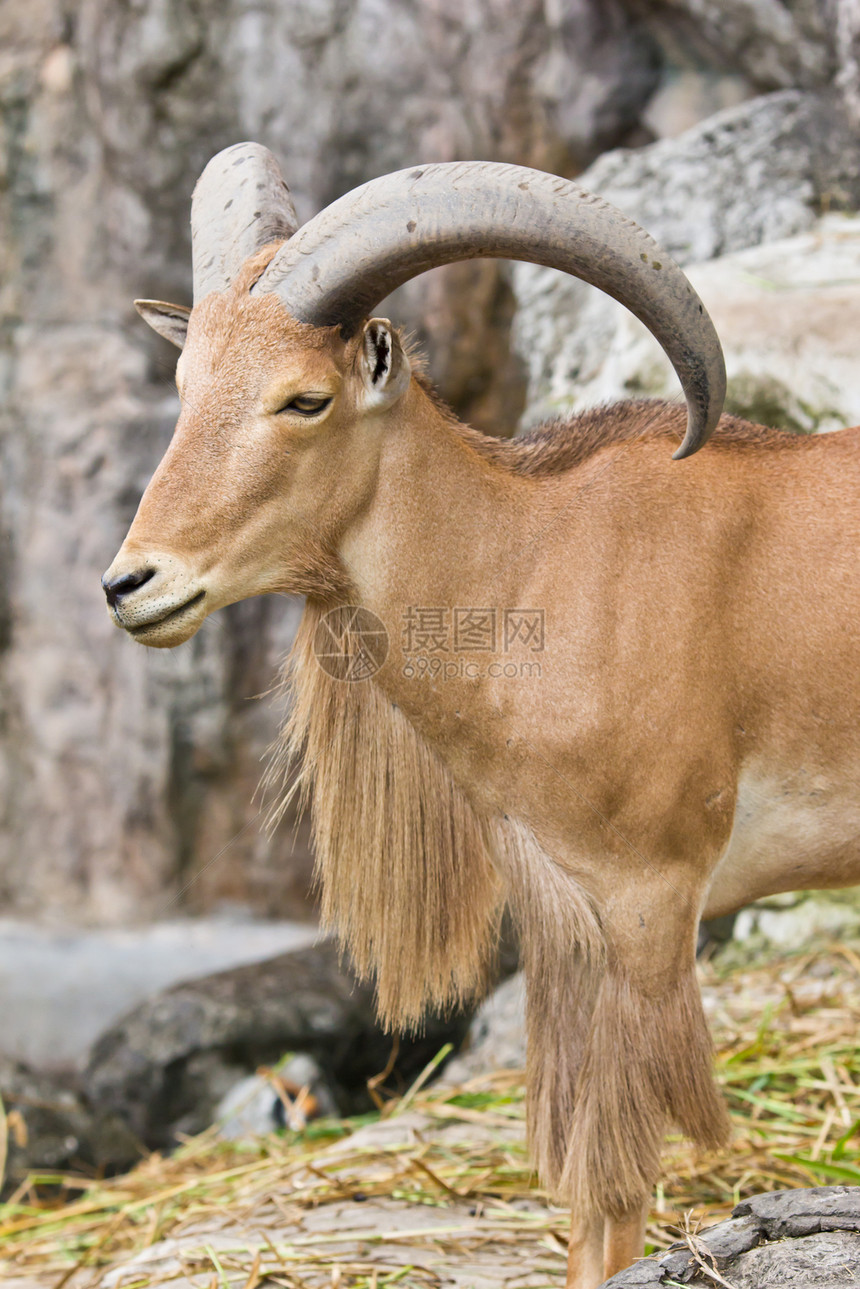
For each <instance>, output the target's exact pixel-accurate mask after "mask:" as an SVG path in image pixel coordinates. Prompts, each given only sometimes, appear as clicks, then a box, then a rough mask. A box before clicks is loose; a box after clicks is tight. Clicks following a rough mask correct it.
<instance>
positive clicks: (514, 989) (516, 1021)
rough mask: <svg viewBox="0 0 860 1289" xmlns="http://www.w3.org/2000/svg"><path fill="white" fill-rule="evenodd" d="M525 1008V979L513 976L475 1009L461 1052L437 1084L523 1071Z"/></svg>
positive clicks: (519, 973)
mask: <svg viewBox="0 0 860 1289" xmlns="http://www.w3.org/2000/svg"><path fill="white" fill-rule="evenodd" d="M525 1008H526V984H525V977H524V975H523V974H522V972H517V974H516V975H515V976H511V978H510V979H509V980H505V981H503V982H502V984H500V985H499V986H498V987H497V988H496V989H494V990H493V992H492V993H491V994H490V996H489V998H487V999H485V1001H484V1002H483V1003H482V1004H481V1006H480V1007H479V1008H478V1010H477V1012H476V1013H475V1017H474V1020H473V1021H472V1023H471V1025H470V1026H469V1032H468V1035H467V1038H466V1042H465V1043H464V1045H463V1050H462V1051H461V1052H459V1053H458V1054H457V1055H456V1056H455V1057H454V1058H453V1060H451V1061H449V1062H448V1064H447V1066H446V1067H445V1073H444V1074H443V1075H442V1080H441V1081H442V1082H444V1083H449V1084H452V1085H453V1084H457V1083H466V1082H468V1080H469V1079H471V1078H473V1077H475V1076H476V1075H480V1074H487V1073H489V1072H490V1071H492V1070H522V1069H525V1064H526V1030H525Z"/></svg>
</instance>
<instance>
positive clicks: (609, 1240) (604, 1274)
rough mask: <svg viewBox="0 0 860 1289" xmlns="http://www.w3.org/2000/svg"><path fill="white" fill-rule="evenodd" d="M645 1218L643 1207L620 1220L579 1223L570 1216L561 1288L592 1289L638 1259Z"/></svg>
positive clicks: (595, 1219) (646, 1213)
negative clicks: (562, 1285) (564, 1273)
mask: <svg viewBox="0 0 860 1289" xmlns="http://www.w3.org/2000/svg"><path fill="white" fill-rule="evenodd" d="M647 1217H648V1205H647V1204H645V1205H643V1206H642V1208H641V1209H637V1210H635V1211H634V1212H632V1213H628V1214H625V1215H623V1216H622V1217H620V1218H614V1217H606V1218H600V1217H598V1218H590V1219H586V1220H585V1221H582V1220H581V1219H577V1217H576V1215H575V1214H573V1215H572V1216H571V1220H570V1241H569V1243H568V1247H567V1280H566V1281H565V1289H594V1286H595V1285H600V1284H602V1283H603V1281H604V1280H608V1279H609V1277H610V1276H614V1275H615V1274H616V1272H618V1271H623V1270H624V1268H625V1267H629V1266H630V1264H631V1262H634V1261H635V1260H636V1258H638V1257H641V1255H642V1250H643V1248H644V1246H645V1223H646V1220H647Z"/></svg>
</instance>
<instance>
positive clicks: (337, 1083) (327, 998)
mask: <svg viewBox="0 0 860 1289" xmlns="http://www.w3.org/2000/svg"><path fill="white" fill-rule="evenodd" d="M469 1019H470V1018H469V1016H467V1015H463V1014H458V1015H455V1016H452V1017H450V1018H449V1019H447V1020H443V1019H438V1018H435V1017H432V1016H431V1017H428V1018H427V1020H426V1023H425V1025H424V1028H423V1030H422V1032H421V1033H420V1034H418V1035H413V1036H403V1037H401V1038H400V1040H399V1050H398V1056H397V1060H396V1062H395V1064H394V1067H393V1070H392V1072H391V1075H390V1078H389V1080H388V1081H387V1084H386V1086H387V1087H389V1088H391V1089H394V1090H396V1089H400V1090H404V1089H405V1088H406V1086H408V1084H409V1083H410V1082H411V1081H412V1080H413V1079H414V1078H415V1077H416V1076H417V1075H418V1074H419V1073H420V1071H421V1070H422V1069H423V1068H424V1067H425V1066H426V1065H427V1063H428V1062H429V1061H430V1060H431V1059H432V1058H433V1057H434V1056H435V1055H436V1054H437V1053H438V1052H439V1050H440V1049H441V1048H442V1047H443V1045H444V1044H445V1043H448V1042H451V1043H453V1044H454V1045H455V1046H457V1045H459V1043H460V1042H461V1041H462V1039H463V1037H464V1035H465V1033H466V1030H467V1028H468V1025H469ZM392 1042H393V1040H392V1037H391V1036H390V1035H387V1034H385V1033H383V1032H382V1030H381V1029H380V1028H379V1026H378V1025H377V1023H376V1017H375V1007H374V997H373V989H372V987H371V986H370V985H368V984H363V983H361V982H359V981H357V980H356V979H355V977H354V976H353V975H352V973H351V972H349V971H348V970H346V969H342V968H341V965H340V956H339V953H338V950H337V949H336V947H335V946H334V944H332V943H331V942H330V941H324V942H323V943H321V944H318V945H316V946H314V947H313V948H309V949H299V950H296V951H295V952H293V953H286V954H282V955H280V956H279V957H277V958H272V959H270V960H269V961H267V962H263V963H255V964H253V965H250V966H243V967H238V968H236V969H235V970H233V971H224V972H219V973H218V974H217V975H213V976H207V977H204V978H203V979H201V980H195V981H191V982H189V983H187V984H184V985H178V986H176V987H174V988H173V989H169V990H167V991H166V992H164V993H162V994H159V995H158V996H156V997H155V998H153V999H150V1000H149V1001H147V1002H145V1003H143V1004H142V1005H141V1006H140V1007H138V1008H136V1009H135V1010H134V1011H132V1012H131V1013H130V1014H129V1015H128V1016H126V1017H125V1018H124V1019H123V1020H121V1021H119V1022H118V1023H117V1024H116V1025H114V1026H112V1027H111V1028H110V1029H109V1030H108V1031H107V1032H106V1033H105V1034H103V1035H102V1037H101V1038H100V1039H99V1040H98V1041H97V1042H96V1043H95V1045H94V1047H93V1049H92V1052H91V1055H90V1060H89V1063H88V1065H87V1069H86V1072H85V1074H84V1076H83V1080H82V1081H83V1086H84V1089H85V1091H86V1093H87V1096H88V1097H89V1099H90V1100H91V1101H92V1102H93V1103H94V1104H98V1105H100V1106H102V1107H104V1108H105V1109H106V1110H113V1111H115V1112H116V1113H117V1114H119V1115H120V1116H121V1117H122V1118H123V1120H124V1121H125V1122H126V1123H127V1124H128V1126H129V1128H130V1129H131V1130H132V1131H133V1132H134V1133H135V1134H136V1135H137V1136H138V1137H139V1138H140V1139H141V1140H142V1141H143V1142H145V1144H146V1145H147V1146H149V1147H151V1148H159V1149H160V1148H164V1147H168V1146H170V1145H171V1144H173V1143H174V1141H175V1134H176V1133H177V1132H184V1133H193V1132H198V1131H200V1130H201V1129H203V1128H205V1127H206V1126H208V1125H209V1124H210V1123H211V1122H212V1121H213V1119H214V1118H215V1117H216V1114H217V1107H218V1103H219V1102H220V1101H221V1099H222V1097H224V1096H225V1095H226V1094H227V1093H228V1092H229V1090H230V1089H231V1088H232V1087H233V1086H234V1085H235V1084H236V1083H237V1082H238V1081H239V1080H240V1079H242V1078H244V1077H246V1076H247V1075H248V1074H249V1073H252V1072H254V1071H255V1070H256V1069H257V1067H258V1066H260V1065H269V1066H272V1065H275V1064H277V1063H278V1062H279V1061H280V1060H281V1059H282V1058H283V1057H284V1056H285V1055H286V1054H288V1053H298V1052H301V1053H306V1054H308V1055H309V1056H311V1057H312V1058H313V1060H314V1061H315V1062H317V1064H318V1065H319V1067H320V1069H321V1070H322V1072H323V1076H324V1079H325V1082H326V1083H327V1084H328V1085H329V1086H330V1087H331V1088H332V1089H333V1090H334V1094H335V1097H336V1100H337V1103H338V1109H339V1110H340V1111H341V1112H344V1113H345V1112H353V1111H357V1110H364V1109H369V1108H371V1101H370V1097H369V1095H368V1092H367V1080H368V1079H369V1078H372V1077H373V1076H374V1075H377V1074H379V1073H380V1071H382V1070H384V1069H385V1067H386V1065H387V1063H388V1059H389V1056H390V1054H391V1050H392Z"/></svg>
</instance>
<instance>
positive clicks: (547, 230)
mask: <svg viewBox="0 0 860 1289" xmlns="http://www.w3.org/2000/svg"><path fill="white" fill-rule="evenodd" d="M476 257H496V258H502V259H512V260H528V261H530V262H531V263H534V264H544V265H546V266H547V267H550V268H556V269H563V270H564V271H565V272H567V273H571V274H573V275H574V276H575V277H578V278H581V279H582V280H583V281H585V282H589V283H591V284H592V285H593V286H596V287H599V288H600V289H601V290H602V291H605V292H606V293H607V294H608V295H611V296H614V298H615V299H616V300H619V301H620V302H621V304H623V305H625V306H626V307H627V308H628V309H629V310H630V311H631V313H634V314H635V315H636V317H637V318H640V319H641V321H642V322H644V324H645V326H646V327H647V328H648V329H649V331H650V332H651V333H652V334H653V335H654V337H655V338H656V339H657V340H658V341H659V343H660V344H661V345H662V347H663V349H664V350H665V351H666V354H667V355H668V357H669V359H670V361H671V363H672V366H673V367H674V368H675V371H676V373H677V375H678V378H679V380H680V382H681V385H682V387H683V390H684V394H685V396H686V399H687V412H688V415H687V432H686V435H685V437H684V441H683V443H682V444H681V446H680V448H679V449H678V450H677V452H675V454H674V455H675V458H676V459H679V458H681V457H685V456H689V455H690V454H691V453H693V452H695V451H697V449H698V448H700V447H701V446H702V445H703V444H704V443H705V442H706V441H707V439H708V436H709V435H710V433H711V431H712V430H713V428H714V426H715V425H716V423H717V421H718V419H719V416H720V412H721V410H722V405H723V399H724V397H725V389H726V373H725V365H724V362H723V354H722V350H721V348H720V342H719V340H718V338H717V334H716V331H715V330H714V326H713V323H712V322H711V320H710V318H709V317H708V315H707V313H706V312H705V309H704V306H703V304H702V302H701V301H700V299H699V297H698V296H697V295H696V292H695V291H694V290H693V288H692V286H691V285H690V283H689V282H688V281H687V279H686V277H685V276H684V274H683V273H682V272H681V270H680V268H679V267H678V265H677V264H675V262H674V261H673V260H672V259H671V258H670V257H669V256H668V255H666V254H665V253H664V252H663V251H661V250H660V248H659V246H658V245H657V243H656V242H655V241H654V240H653V238H652V237H650V236H649V234H648V233H646V232H645V231H644V229H642V228H640V227H639V226H638V224H635V223H634V222H633V221H632V220H630V219H628V218H627V217H626V216H625V215H623V214H622V213H621V212H620V211H619V210H616V208H615V207H614V206H611V205H610V204H609V203H608V202H605V201H603V200H602V199H601V198H600V197H598V196H596V195H595V194H594V193H590V192H586V191H585V190H584V189H582V188H578V187H577V186H576V184H574V183H571V182H570V181H569V180H567V179H560V178H559V177H558V176H556V175H551V174H546V173H545V172H544V171H541V170H529V169H526V168H525V167H522V166H508V165H500V164H497V163H494V162H487V161H465V162H451V163H443V164H437V165H426V166H417V167H412V168H411V169H409V170H399V171H397V172H395V173H394V174H390V175H385V176H384V177H383V178H381V179H373V180H371V182H370V183H367V184H364V185H363V186H362V187H360V188H356V189H355V190H354V191H353V192H350V193H347V194H346V196H344V197H341V198H340V199H339V200H338V201H335V202H333V203H332V205H331V206H328V207H327V208H326V209H325V210H323V211H321V212H320V213H319V214H318V215H316V216H315V217H314V218H313V219H311V220H310V221H309V222H308V223H307V224H305V225H304V226H303V227H302V228H301V230H300V231H299V232H298V233H296V234H295V236H294V237H293V238H292V239H291V240H290V241H289V243H288V244H287V245H286V246H284V247H282V248H281V250H280V251H278V253H277V255H276V256H275V258H274V259H273V260H272V262H271V264H270V265H269V267H268V269H267V270H266V272H265V273H264V274H263V276H262V277H261V278H260V280H259V281H258V282H257V283H256V285H255V287H254V288H253V289H254V291H255V292H266V291H274V292H276V293H277V294H278V295H279V296H280V298H281V300H282V301H283V303H284V305H285V307H286V309H287V310H288V312H289V313H290V314H292V316H293V317H294V318H296V319H297V320H298V321H301V322H309V323H312V324H313V325H315V326H320V327H325V326H333V325H335V324H339V325H340V326H341V328H342V330H343V332H344V334H345V335H349V334H352V333H353V332H354V331H355V329H356V328H357V327H358V325H359V323H360V322H361V321H362V319H364V318H366V317H367V316H368V315H369V314H370V313H371V312H372V310H373V309H374V307H375V306H376V305H377V304H378V303H379V301H380V300H382V299H384V298H385V296H387V295H388V294H389V293H390V292H391V291H393V290H394V289H395V287H398V286H400V285H402V283H404V282H406V281H407V280H408V279H409V278H412V277H415V276H417V274H419V273H423V272H425V270H427V269H430V268H434V267H435V266H436V265H438V264H448V263H451V262H452V261H454V260H464V259H472V258H476Z"/></svg>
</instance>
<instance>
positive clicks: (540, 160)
mask: <svg viewBox="0 0 860 1289" xmlns="http://www.w3.org/2000/svg"><path fill="white" fill-rule="evenodd" d="M658 63H659V54H658V52H657V49H656V46H655V45H654V43H653V42H652V41H651V40H650V39H649V38H648V37H647V36H644V35H642V33H641V32H640V30H639V28H638V25H637V21H636V19H635V18H631V17H630V16H629V15H628V14H627V12H626V11H625V9H624V8H623V7H622V5H621V4H620V0H570V2H569V3H567V4H565V5H564V6H563V7H556V6H548V5H545V4H544V3H543V0H527V3H524V4H523V3H520V0H477V2H476V3H471V4H468V5H465V6H464V5H462V4H461V3H458V2H457V0H442V2H441V3H439V4H433V5H415V6H412V5H402V4H399V3H394V2H393V0H296V2H295V3H290V4H275V5H268V6H266V5H262V6H260V5H251V4H248V3H245V0H226V2H225V3H223V4H219V5H214V6H213V5H200V4H199V3H197V0H177V2H176V3H169V4H168V3H164V0H140V2H139V3H135V4H130V5H129V4H114V3H112V2H111V0H84V2H83V3H82V4H80V5H77V6H69V5H68V4H66V3H64V0H27V2H26V3H24V0H7V2H6V3H4V5H3V6H2V9H0V477H2V480H3V484H2V496H0V708H2V710H3V723H2V728H0V901H2V904H3V907H4V908H5V909H6V910H7V911H12V910H15V911H18V912H34V911H40V912H44V911H45V910H51V909H55V910H62V912H63V914H64V915H65V916H67V917H68V916H78V917H84V916H86V917H88V918H91V919H95V920H102V921H111V920H119V919H121V918H127V917H142V916H149V915H151V914H152V913H153V912H156V911H157V910H159V908H160V907H161V906H162V905H163V902H164V893H165V892H166V891H169V892H177V891H180V890H182V889H183V888H186V887H187V886H188V884H189V883H190V882H191V881H192V879H193V878H195V877H196V875H198V874H199V877H197V880H195V881H194V884H193V885H192V886H190V889H189V890H188V891H187V893H186V895H185V897H184V898H185V902H186V903H187V904H190V905H191V906H192V907H201V906H204V907H205V906H208V907H212V905H213V904H214V903H216V902H217V901H218V900H224V899H234V900H242V901H245V902H246V903H250V904H251V905H252V906H254V907H256V908H257V909H258V910H259V911H260V912H266V913H272V914H273V913H279V914H291V913H294V912H295V911H296V908H297V906H298V905H299V904H301V903H302V902H303V901H304V899H305V896H306V888H307V878H308V867H307V839H306V835H305V834H301V835H300V837H299V844H298V846H297V847H295V848H293V847H292V843H291V835H290V829H289V826H287V828H286V829H285V830H284V832H283V834H282V835H281V836H280V837H279V838H278V839H276V842H275V844H274V845H273V846H272V847H269V845H268V842H267V840H266V838H265V836H264V835H263V834H262V832H261V830H260V827H259V824H258V819H257V814H256V812H257V805H256V804H252V801H251V798H252V793H253V789H254V787H255V784H256V781H257V779H258V776H259V759H260V756H261V753H262V752H263V750H264V748H265V747H266V745H267V743H268V742H269V741H270V739H271V737H272V735H273V732H274V727H275V723H276V719H277V717H276V714H273V713H272V712H271V711H270V710H269V709H268V708H266V707H264V706H263V705H261V704H255V703H249V702H248V701H247V700H248V699H249V698H250V697H251V696H252V695H255V694H259V693H260V692H261V691H265V690H266V689H267V688H268V686H269V685H270V684H271V681H272V678H273V674H274V670H275V661H276V659H277V658H278V657H279V656H280V655H281V654H282V653H283V651H284V649H285V647H286V646H287V644H288V642H289V639H290V637H291V634H292V631H293V629H294V627H295V621H296V608H295V605H292V606H286V607H285V606H284V605H283V604H282V603H279V602H278V601H276V600H275V599H273V598H272V597H268V598H267V599H261V600H257V601H253V602H249V603H246V604H242V605H238V606H236V607H234V608H232V609H229V610H227V611H225V612H222V613H221V614H219V615H218V618H217V621H213V622H210V623H207V624H206V626H205V628H204V630H203V631H202V632H201V633H200V635H199V636H198V637H197V638H196V639H195V640H194V641H193V642H191V643H190V644H188V645H186V646H184V647H183V648H182V649H181V650H179V651H178V652H175V653H168V654H161V655H159V654H155V653H149V652H147V651H144V650H137V649H135V647H134V646H133V644H131V643H130V642H129V641H128V639H127V638H123V637H121V636H120V634H119V633H118V632H117V631H116V630H115V628H113V627H111V626H110V624H109V623H108V621H107V618H106V614H105V609H104V604H103V597H102V594H101V591H100V588H99V585H98V579H99V575H100V573H101V572H102V571H103V570H104V568H105V567H106V566H107V564H108V563H109V561H110V560H111V558H112V557H113V554H114V552H115V550H116V548H117V546H118V544H119V542H120V540H121V538H122V536H123V535H124V532H125V529H126V527H127V525H128V523H129V521H130V519H131V517H132V515H133V513H134V509H135V506H136V504H137V500H138V498H139V496H140V493H141V491H142V489H143V487H144V485H145V483H146V480H147V478H148V476H149V474H150V473H151V471H152V469H153V467H154V466H155V464H156V462H157V460H158V458H159V456H160V455H161V453H162V451H163V449H164V447H165V445H166V443H167V440H168V437H169V434H170V431H171V426H172V423H173V420H174V418H175V414H176V398H175V394H174V392H173V389H172V385H171V377H172V372H173V362H174V360H175V356H176V355H175V351H171V350H170V349H169V347H167V346H166V344H165V342H163V341H160V340H158V339H157V338H156V337H154V336H152V335H151V334H150V333H148V332H147V330H146V328H145V327H144V325H143V324H142V323H141V322H140V321H139V320H138V319H137V318H136V315H135V314H134V313H133V311H132V309H131V303H130V302H131V300H132V298H133V297H134V296H147V295H149V296H157V297H161V298H168V299H175V300H177V301H187V300H188V298H189V295H190V290H189V285H190V255H189V245H188V240H189V239H188V228H187V222H188V206H189V199H190V193H191V189H192V186H193V184H194V181H195V179H196V177H197V175H198V173H199V171H200V169H201V167H202V166H203V164H204V163H205V162H206V160H207V159H208V158H209V156H210V155H211V154H212V153H213V152H214V151H216V150H217V149H218V148H220V147H223V146H224V145H226V144H228V143H231V142H234V141H236V140H237V139H241V138H243V137H251V138H255V139H259V140H260V141H261V142H264V143H266V144H268V145H269V146H271V147H272V148H273V149H275V150H276V151H277V152H278V153H279V154H280V155H281V156H282V157H283V158H284V161H285V163H286V164H287V169H288V175H289V179H290V183H291V184H292V186H293V188H294V191H295V196H296V201H297V205H298V207H299V212H300V215H301V217H302V218H307V217H308V216H310V215H311V214H312V213H313V211H314V210H315V209H316V208H317V207H318V206H319V205H321V204H323V203H325V202H327V201H329V200H331V199H332V198H334V197H336V196H337V195H339V194H340V193H341V192H343V191H345V190H346V189H347V188H349V187H351V186H352V185H354V184H356V183H359V182H361V181H363V180H365V179H367V178H370V177H371V176H373V175H374V174H378V173H380V172H382V171H385V170H388V169H392V168H396V167H398V166H402V165H406V164H409V163H412V162H414V161H415V160H416V159H417V158H420V159H421V160H427V161H431V160H448V159H453V158H458V157H462V156H470V155H477V156H486V157H490V158H494V157H495V158H500V159H511V158H513V157H515V158H516V159H517V160H519V161H525V162H532V163H534V164H537V165H546V166H549V167H551V168H562V169H571V168H575V167H576V166H579V165H581V164H583V163H585V162H587V161H588V160H590V159H591V157H593V156H594V155H595V154H596V152H597V151H598V150H599V149H600V148H601V147H605V146H607V145H610V144H612V143H614V142H617V141H618V140H620V139H622V138H623V137H624V135H625V134H626V132H627V131H628V130H629V129H630V127H631V126H632V125H634V124H635V122H636V120H637V119H638V114H639V111H640V108H641V106H642V104H643V103H644V101H645V100H646V99H647V97H648V94H649V93H650V90H651V88H652V87H653V84H654V82H655V78H656V75H657V71H658ZM501 69H504V71H502V70H501ZM452 282H453V287H452V285H451V284H452ZM452 290H454V291H457V290H459V291H460V292H461V294H460V296H459V300H460V303H458V304H456V305H455V304H454V303H452V300H453V296H452ZM418 302H420V309H419V306H418ZM511 312H512V300H511V295H510V291H509V288H507V287H506V286H505V283H504V281H503V278H502V276H501V270H500V269H499V268H498V266H496V265H482V266H478V267H477V268H476V267H474V266H470V267H469V268H467V269H463V270H460V269H458V270H454V271H453V278H444V277H442V278H438V279H436V280H434V281H432V282H426V283H423V284H421V286H420V287H418V288H416V290H415V292H414V293H413V294H411V295H409V296H408V298H407V299H405V301H403V302H402V303H401V306H400V313H399V316H400V318H401V319H402V320H405V321H407V322H409V321H412V322H413V323H414V322H416V321H417V320H418V318H419V317H420V318H421V319H422V320H426V327H425V333H426V337H427V339H428V340H429V341H430V342H431V346H432V348H433V350H434V371H435V373H436V375H437V376H441V378H442V381H443V386H444V387H445V389H446V392H447V393H448V394H449V396H451V397H454V398H455V399H456V400H457V401H458V402H459V403H460V404H461V405H462V406H466V407H470V408H473V409H475V411H476V414H477V415H478V416H479V417H480V416H481V415H482V413H481V407H482V406H483V407H484V413H483V414H488V412H489V411H493V409H494V414H496V413H497V414H498V415H499V416H501V418H502V419H503V420H505V419H507V423H508V424H509V425H510V426H511V427H512V426H513V424H514V421H515V418H516V416H517V414H518V411H519V409H520V407H521V405H522V379H521V377H520V376H519V374H518V373H517V371H516V364H510V363H507V364H506V363H504V362H503V361H502V358H503V356H506V355H507V353H508V326H509V321H510V315H511ZM434 337H435V339H434ZM499 370H509V371H510V373H511V375H510V380H509V381H508V382H507V384H506V383H505V381H501V382H496V383H495V387H494V388H495V393H494V394H493V396H492V398H490V395H489V382H490V379H491V378H492V379H493V380H494V381H496V377H497V373H498V371H499ZM493 399H495V403H494V404H493V408H490V407H489V403H492V402H493ZM488 400H489V402H488ZM227 847H229V850H226V849H225V848H227ZM222 851H224V857H223V858H222V859H220V860H219V862H217V863H216V862H215V860H216V858H217V857H218V856H219V855H220V854H221V852H222ZM205 866H208V867H206V871H205V873H204V872H203V869H204V867H205Z"/></svg>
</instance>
